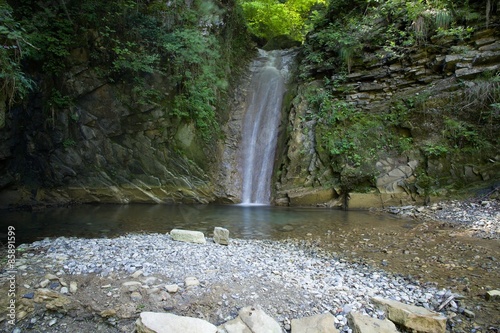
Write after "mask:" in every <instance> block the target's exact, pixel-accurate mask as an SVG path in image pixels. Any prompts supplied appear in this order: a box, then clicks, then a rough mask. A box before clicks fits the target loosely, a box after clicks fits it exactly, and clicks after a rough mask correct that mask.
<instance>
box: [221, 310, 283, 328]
mask: <svg viewBox="0 0 500 333" xmlns="http://www.w3.org/2000/svg"><path fill="white" fill-rule="evenodd" d="M219 328H220V331H222V332H224V331H225V332H227V333H260V332H266V333H282V330H281V326H280V325H279V324H278V323H277V322H276V321H275V320H274V319H273V318H271V317H269V316H268V315H267V314H266V313H265V312H264V311H262V309H260V308H259V307H252V306H247V307H244V308H243V309H241V310H240V312H239V313H238V317H237V318H236V319H233V320H231V321H228V322H227V323H225V324H222V325H221V326H220V327H219Z"/></svg>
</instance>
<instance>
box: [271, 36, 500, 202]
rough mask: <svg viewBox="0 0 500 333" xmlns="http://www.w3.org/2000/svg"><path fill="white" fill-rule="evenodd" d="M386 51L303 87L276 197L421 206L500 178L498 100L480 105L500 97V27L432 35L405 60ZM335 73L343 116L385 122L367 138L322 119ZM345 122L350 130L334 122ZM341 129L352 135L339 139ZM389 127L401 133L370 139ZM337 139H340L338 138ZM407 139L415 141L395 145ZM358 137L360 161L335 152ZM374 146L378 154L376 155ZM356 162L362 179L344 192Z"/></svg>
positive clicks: (336, 94)
mask: <svg viewBox="0 0 500 333" xmlns="http://www.w3.org/2000/svg"><path fill="white" fill-rule="evenodd" d="M384 54H385V53H384V50H382V49H381V48H375V49H374V50H368V51H367V50H365V51H364V52H362V54H360V56H359V61H358V62H357V63H356V64H354V65H353V67H352V68H351V71H350V73H348V74H347V75H345V76H343V77H341V75H340V74H338V73H336V72H335V69H333V70H332V69H327V68H322V69H318V70H317V71H318V72H319V71H324V72H323V73H320V74H318V75H317V76H318V79H317V80H314V81H311V82H302V83H299V84H298V87H297V93H296V97H295V99H294V100H293V101H292V102H291V104H290V107H289V110H290V112H289V117H288V121H287V123H286V124H284V128H286V130H287V134H286V135H285V138H284V141H285V142H286V143H285V144H284V147H283V149H282V152H281V154H282V155H281V166H280V167H279V170H278V172H277V174H276V183H275V184H276V187H275V193H276V200H275V201H276V204H279V205H304V204H306V205H327V206H341V205H343V204H344V201H343V199H344V195H345V196H347V195H348V196H349V198H350V200H349V207H351V208H367V207H373V206H384V205H389V204H390V205H393V204H396V205H397V204H406V203H408V202H417V203H423V202H424V201H425V200H428V198H429V195H439V196H443V195H446V194H449V193H450V191H452V190H456V189H459V188H461V187H466V186H471V185H472V184H474V183H481V184H482V186H488V184H491V183H494V182H495V180H499V179H500V155H499V151H498V141H497V140H496V139H495V136H496V137H498V135H499V134H500V133H499V131H498V120H499V119H498V107H497V108H496V109H495V108H493V111H490V113H489V114H487V111H483V113H481V112H480V111H478V110H480V109H481V108H483V110H488V108H489V107H490V105H486V104H488V103H491V104H493V103H498V98H499V97H500V94H499V88H500V83H499V81H498V77H497V78H495V75H498V71H499V69H500V32H499V27H498V26H496V27H493V28H489V29H480V30H477V31H476V32H475V33H474V34H473V35H472V36H471V37H470V38H469V39H468V40H466V41H458V40H456V39H453V38H444V37H442V38H433V39H432V41H431V43H430V44H427V45H425V46H420V47H414V48H409V49H408V53H407V55H406V56H405V57H403V58H399V59H394V58H390V59H389V58H387V57H385V56H384ZM492 77H493V78H492ZM335 80H338V81H339V82H340V83H339V84H338V85H337V86H335V88H333V89H332V91H333V92H332V93H331V95H329V96H328V97H329V98H330V100H333V101H335V102H337V103H339V104H337V105H341V106H342V107H343V108H345V109H347V108H348V109H349V112H350V113H347V111H344V110H343V109H341V108H339V107H337V109H336V111H335V112H337V114H339V115H338V116H336V117H337V119H338V118H340V117H341V116H342V114H341V112H346V116H345V117H346V118H349V117H352V119H354V121H353V122H357V123H358V124H363V122H367V120H366V119H365V118H363V117H364V116H360V114H362V115H377V117H378V118H377V119H382V121H381V122H372V124H373V125H371V124H370V123H368V125H367V126H366V127H365V128H363V129H362V131H365V133H361V134H359V136H363V137H365V138H364V139H360V138H359V137H354V136H350V137H349V134H350V132H349V131H350V130H352V131H354V130H356V128H354V127H353V125H352V124H351V123H349V119H347V120H343V121H342V122H337V123H334V124H333V125H332V124H331V123H328V124H326V125H325V119H324V117H323V118H321V117H317V116H315V114H317V113H318V111H317V110H315V109H314V105H313V102H311V101H314V100H315V99H317V96H318V95H319V94H321V93H324V91H325V89H327V87H326V84H325V81H328V82H333V81H335ZM311 91H313V93H311ZM323 103H325V101H324V100H323ZM340 103H342V104H340ZM332 109H335V107H332ZM490 110H491V108H490ZM494 110H496V113H495V111H494ZM395 118H397V119H395ZM486 118H487V119H486ZM485 119H486V121H485ZM470 123H474V125H471V126H469V125H467V124H470ZM482 123H483V124H484V125H480V124H482ZM344 124H349V125H348V126H351V127H349V128H348V130H345V131H340V130H337V129H336V127H337V128H338V127H342V126H344ZM495 124H496V125H495ZM491 125H493V126H491ZM346 126H347V125H346ZM358 126H362V125H358ZM370 126H371V128H370ZM377 126H378V127H379V128H377V129H375V130H374V128H373V127H377ZM473 126H485V127H487V126H491V127H490V128H489V129H488V130H489V131H491V132H492V134H493V135H492V136H491V138H493V139H492V140H491V141H490V142H489V143H487V144H486V143H484V142H482V141H481V140H482V139H479V138H478V137H474V136H477V135H478V132H476V131H475V130H474V128H473ZM325 133H326V134H325ZM332 133H333V134H332ZM335 133H337V134H338V133H341V134H343V135H344V137H343V138H347V139H350V140H352V141H351V142H350V141H348V140H342V139H343V138H339V137H337V138H333V139H332V138H331V137H332V136H334V135H335ZM388 133H392V134H391V135H395V141H394V142H393V141H391V142H389V141H390V140H387V142H385V143H384V144H380V145H373V146H372V145H371V144H372V143H373V142H377V141H380V140H379V139H380V138H385V137H386V136H388ZM328 140H330V141H328ZM332 140H337V141H334V142H333V143H332V144H330V143H331V142H332ZM355 140H358V141H357V142H356V141H355ZM363 140H365V141H363ZM485 140H486V139H485ZM405 141H407V142H408V147H403V149H399V150H398V149H394V147H393V145H396V144H399V145H400V144H401V143H402V142H405ZM360 142H361V144H360ZM483 143H484V145H485V147H483V146H481V145H482V144H483ZM490 143H493V144H492V145H490ZM355 144H358V145H359V146H361V145H362V147H360V149H358V150H357V151H356V150H349V149H348V148H350V147H349V146H348V147H347V148H346V149H344V152H345V153H344V154H345V155H348V154H350V153H351V152H352V151H353V152H354V153H353V156H352V158H353V159H354V162H351V163H350V164H349V163H345V164H342V163H340V162H338V160H335V159H334V158H332V155H335V156H337V155H336V154H337V151H334V152H332V151H333V150H335V149H337V148H338V146H339V145H344V146H342V147H339V148H338V150H341V149H342V148H344V147H345V145H352V146H354V145H355ZM466 147H468V148H469V149H466ZM370 149H373V150H376V151H375V152H374V153H373V154H372V155H368V153H366V152H367V151H368V150H370ZM358 154H359V155H358ZM339 155H340V154H339ZM355 158H358V159H357V160H356V159H355ZM349 168H351V169H352V170H354V171H353V172H352V174H353V175H354V178H356V177H358V178H357V179H356V180H355V181H354V183H355V185H354V186H353V187H351V188H349V189H348V190H349V193H346V190H345V189H343V188H342V185H343V184H342V182H343V180H344V179H343V177H344V172H345V170H346V169H347V170H348V169H349ZM363 168H365V169H363ZM356 175H357V176H356ZM365 178H366V179H365ZM485 184H486V185H485Z"/></svg>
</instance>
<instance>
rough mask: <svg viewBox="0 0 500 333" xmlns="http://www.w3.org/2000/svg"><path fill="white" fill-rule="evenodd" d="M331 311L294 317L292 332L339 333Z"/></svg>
mask: <svg viewBox="0 0 500 333" xmlns="http://www.w3.org/2000/svg"><path fill="white" fill-rule="evenodd" d="M338 332H339V331H338V330H337V329H336V328H335V318H334V317H333V315H332V314H331V313H324V314H319V315H315V316H311V317H304V318H300V319H292V333H338Z"/></svg>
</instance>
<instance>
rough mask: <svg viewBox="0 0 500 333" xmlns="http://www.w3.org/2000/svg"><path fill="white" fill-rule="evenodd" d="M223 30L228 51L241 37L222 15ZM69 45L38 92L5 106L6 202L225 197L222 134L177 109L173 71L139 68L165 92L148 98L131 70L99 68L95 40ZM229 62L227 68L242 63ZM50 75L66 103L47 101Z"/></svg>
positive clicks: (1, 193) (1, 135)
mask: <svg viewBox="0 0 500 333" xmlns="http://www.w3.org/2000/svg"><path fill="white" fill-rule="evenodd" d="M231 15H236V14H234V13H233V12H232V11H231V10H228V11H227V13H226V14H225V16H224V22H225V24H227V25H229V23H232V21H234V19H233V18H232V16H231ZM242 24H243V23H242V22H240V25H242ZM217 29H219V31H215V30H216V29H215V28H214V31H213V32H212V33H213V34H221V35H224V37H221V42H220V43H221V45H223V46H224V47H225V49H227V50H225V51H224V52H231V50H230V47H229V43H232V42H233V43H236V42H234V39H236V37H234V36H232V34H236V33H238V32H235V31H233V30H231V31H226V30H225V29H229V28H227V27H226V26H225V25H224V24H220V25H218V26H217ZM231 29H235V27H233V26H232V28H231ZM235 30H238V29H235ZM238 31H239V30H238ZM226 37H227V40H226V39H223V38H226ZM237 37H238V38H240V37H241V36H237ZM241 39H244V38H243V37H241ZM226 44H227V45H226ZM89 45H90V46H89V48H91V47H94V46H95V45H93V44H89ZM70 53H71V54H70V55H69V56H68V58H67V61H68V63H70V64H71V65H70V66H69V67H70V70H69V71H68V72H67V73H65V74H64V75H63V76H61V77H58V78H50V77H43V76H42V75H41V74H37V75H38V76H37V77H36V80H37V82H36V83H37V92H33V94H32V96H30V99H29V100H27V101H26V102H25V103H24V104H23V105H20V106H18V107H16V108H13V109H12V110H9V111H8V112H7V114H6V117H7V119H6V123H5V126H3V127H2V128H0V139H1V141H0V207H1V208H5V207H11V206H22V205H26V206H36V205H47V204H48V205H52V204H57V205H60V204H66V203H208V202H212V201H215V200H218V199H219V198H220V197H221V196H222V198H220V199H221V200H224V198H225V197H226V193H224V192H223V190H222V189H221V188H220V187H217V186H216V185H215V184H216V183H217V182H216V178H217V174H218V172H219V161H220V160H221V158H219V154H220V150H219V148H220V147H219V143H220V142H219V141H218V140H220V138H219V137H218V135H217V134H214V135H213V137H214V138H213V140H211V142H208V140H207V139H206V138H204V137H203V134H200V133H201V130H200V127H199V126H198V125H199V124H196V123H195V121H190V120H189V117H186V116H184V117H180V116H178V115H176V114H175V111H174V110H173V109H174V106H173V104H174V98H175V96H176V94H179V92H178V87H176V86H175V84H174V83H172V82H174V81H173V80H172V79H171V78H169V77H168V75H165V74H163V75H161V74H156V73H155V74H148V73H143V75H144V77H141V79H142V80H144V81H145V82H147V86H146V87H145V88H144V89H149V88H151V90H152V91H155V92H159V93H160V94H162V96H160V98H158V99H159V100H161V103H159V102H152V101H149V100H148V99H147V98H146V99H145V98H144V97H141V96H142V95H140V94H139V93H137V91H135V90H134V84H133V82H131V81H132V79H130V78H128V79H125V78H118V79H117V78H113V80H110V79H108V78H107V77H106V75H101V74H102V73H101V72H102V70H101V71H100V69H99V68H96V67H94V65H93V59H92V56H91V51H90V50H89V49H86V48H83V47H82V48H77V49H74V50H72V51H71V52H70ZM226 56H227V59H230V57H232V55H226ZM238 61H239V62H240V63H241V64H237V65H236V66H235V67H238V66H244V63H245V61H244V60H243V59H238ZM224 65H225V66H227V68H226V70H227V73H228V75H229V74H231V71H232V70H235V69H237V68H232V67H231V68H230V64H224ZM109 66H112V64H111V63H110V64H109ZM33 71H34V72H36V69H33ZM228 81H230V80H229V78H228ZM53 82H57V85H58V86H57V89H58V91H59V92H60V93H61V95H63V96H59V98H58V99H52V100H57V101H59V102H60V104H61V105H63V104H64V106H61V105H58V106H52V107H50V106H47V105H48V104H49V101H48V100H49V97H48V96H49V95H50V89H51V88H50V86H51V84H52V85H54V83H53ZM47 86H49V88H46V87H47ZM231 89H232V88H228V91H229V90H231ZM226 93H227V92H221V93H220V95H221V100H220V101H218V102H217V103H215V102H214V105H215V104H216V105H218V106H219V109H217V110H214V113H216V114H217V115H218V119H219V120H220V122H221V123H223V122H226V120H227V117H228V113H229V108H227V109H226V107H225V105H226V104H227V103H226V101H225V99H227V96H226ZM158 99H157V100H158ZM67 101H71V102H67ZM188 111H190V110H188ZM181 119H182V120H181ZM205 125H206V124H205ZM209 130H211V128H209ZM215 131H216V130H215V129H214V132H215Z"/></svg>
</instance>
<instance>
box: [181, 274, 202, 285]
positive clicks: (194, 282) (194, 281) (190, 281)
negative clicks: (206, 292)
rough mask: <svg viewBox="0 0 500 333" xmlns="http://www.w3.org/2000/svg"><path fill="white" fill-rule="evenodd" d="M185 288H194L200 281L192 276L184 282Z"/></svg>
mask: <svg viewBox="0 0 500 333" xmlns="http://www.w3.org/2000/svg"><path fill="white" fill-rule="evenodd" d="M184 284H185V285H186V287H194V286H197V285H199V284H200V281H199V280H198V279H197V278H195V277H194V276H189V277H187V278H186V279H185V280H184Z"/></svg>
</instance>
